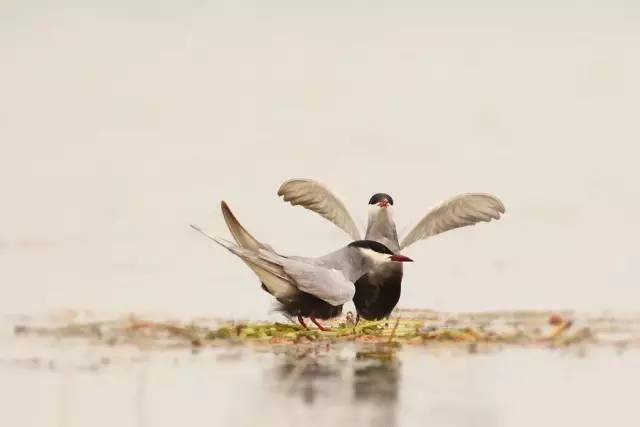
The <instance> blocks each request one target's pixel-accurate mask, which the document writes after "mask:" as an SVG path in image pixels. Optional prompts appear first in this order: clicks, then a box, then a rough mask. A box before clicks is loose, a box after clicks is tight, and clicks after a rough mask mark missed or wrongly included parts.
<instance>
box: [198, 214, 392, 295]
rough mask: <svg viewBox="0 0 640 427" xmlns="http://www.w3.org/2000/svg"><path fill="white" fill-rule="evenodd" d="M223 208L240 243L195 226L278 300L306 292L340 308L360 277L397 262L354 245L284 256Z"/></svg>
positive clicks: (229, 224) (352, 292) (230, 228)
mask: <svg viewBox="0 0 640 427" xmlns="http://www.w3.org/2000/svg"><path fill="white" fill-rule="evenodd" d="M221 209H222V212H223V215H224V218H225V221H226V223H227V226H228V227H229V230H230V232H231V234H232V236H233V237H234V239H235V240H236V242H237V244H234V243H232V242H229V241H227V240H225V239H221V238H219V237H214V236H211V235H209V234H207V233H206V232H204V231H203V230H202V229H200V228H199V227H197V226H194V225H192V227H193V228H194V229H195V230H196V231H199V232H200V233H202V234H204V235H205V236H206V237H208V238H209V239H211V240H213V241H215V242H216V243H218V244H219V245H221V246H223V247H224V248H226V249H227V250H229V251H230V252H231V253H233V254H234V255H237V256H238V257H239V258H241V259H242V260H243V261H244V262H245V263H246V264H247V265H248V266H249V267H250V268H251V269H252V270H253V271H254V272H255V273H256V275H257V276H258V277H259V278H260V280H261V282H262V283H263V285H264V287H265V288H266V290H267V291H268V292H269V293H271V294H272V295H273V296H275V297H276V298H277V299H278V300H282V301H286V300H288V299H290V298H293V297H295V296H296V294H299V293H301V292H305V293H308V294H311V295H313V296H315V297H317V298H319V299H321V300H322V301H325V302H327V303H329V304H331V305H333V306H339V305H342V304H344V303H345V302H347V301H350V300H351V299H352V298H353V295H354V294H355V286H354V283H355V282H356V281H357V280H358V279H359V278H360V277H362V276H363V275H365V274H366V273H367V272H368V271H370V270H371V269H372V268H374V267H375V266H376V265H378V264H381V263H394V262H392V261H390V260H389V259H388V255H386V254H376V253H373V254H371V255H368V253H367V252H366V251H363V249H362V248H358V247H352V246H346V247H344V248H341V249H338V250H337V251H334V252H331V253H329V254H327V255H324V256H322V257H318V258H305V257H293V256H284V255H280V254H278V253H276V252H275V250H274V249H273V248H271V246H269V245H266V244H264V243H261V242H260V241H258V240H257V239H256V238H255V237H253V236H252V235H251V234H249V232H247V231H246V229H245V228H244V227H243V226H242V225H241V224H240V223H239V222H238V220H237V219H236V217H235V216H234V215H233V213H232V212H231V210H230V209H229V207H228V205H227V204H226V203H225V202H222V203H221ZM371 252H373V251H371ZM385 257H386V258H385Z"/></svg>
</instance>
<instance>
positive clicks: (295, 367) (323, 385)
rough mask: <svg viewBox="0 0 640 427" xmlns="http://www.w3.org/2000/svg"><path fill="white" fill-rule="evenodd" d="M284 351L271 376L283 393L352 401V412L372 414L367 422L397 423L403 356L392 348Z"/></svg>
mask: <svg viewBox="0 0 640 427" xmlns="http://www.w3.org/2000/svg"><path fill="white" fill-rule="evenodd" d="M282 356H283V358H284V359H283V360H282V361H281V363H278V364H277V365H276V367H275V369H273V370H270V374H272V375H269V377H270V378H271V379H272V380H273V381H274V383H275V384H274V388H275V390H276V391H277V392H278V393H283V394H285V395H286V396H287V397H288V398H293V399H295V400H297V399H301V400H302V402H304V404H306V405H316V404H317V405H323V406H325V407H328V406H344V405H349V408H350V409H351V411H350V412H351V413H352V415H353V411H354V410H355V412H357V413H359V414H360V415H359V416H360V417H361V419H362V417H364V418H368V419H369V421H368V422H366V423H364V424H363V425H373V426H378V425H379V426H388V427H392V426H394V425H395V424H396V422H395V421H396V407H397V403H398V389H399V386H400V361H399V360H398V358H397V355H396V353H395V351H394V350H393V349H392V348H390V347H388V346H386V345H377V346H376V345H371V346H364V347H362V346H358V348H357V349H356V348H353V347H347V348H342V349H340V348H331V349H323V350H320V349H319V348H312V349H306V350H298V351H296V352H292V353H285V354H283V355H282ZM363 421H364V420H363Z"/></svg>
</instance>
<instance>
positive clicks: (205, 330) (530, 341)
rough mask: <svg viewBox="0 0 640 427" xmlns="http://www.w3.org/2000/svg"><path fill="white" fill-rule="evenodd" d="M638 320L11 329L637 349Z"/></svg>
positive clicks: (90, 335)
mask: <svg viewBox="0 0 640 427" xmlns="http://www.w3.org/2000/svg"><path fill="white" fill-rule="evenodd" d="M639 319H640V318H638V317H626V318H620V317H619V318H615V317H611V316H597V317H590V318H579V317H577V316H576V315H574V314H573V313H570V312H561V313H552V312H500V313H466V314H465V313H458V314H450V313H437V312H430V311H418V310H401V311H397V312H396V313H394V315H393V316H392V317H391V318H390V319H388V320H385V321H376V322H369V321H364V322H363V321H361V322H360V323H358V324H357V325H355V324H354V322H353V317H352V316H351V315H350V314H348V315H347V316H346V317H345V318H342V319H339V320H334V321H333V322H330V323H329V324H328V325H327V326H328V327H329V328H330V330H328V331H326V332H325V331H319V330H317V329H311V330H308V329H304V328H303V327H301V326H298V325H296V324H293V323H291V324H289V323H261V322H256V323H249V322H237V321H233V322H231V321H229V322H227V321H219V320H217V321H216V320H210V319H209V320H207V319H198V320H194V321H191V322H188V323H184V322H182V323H181V322H177V321H170V322H168V321H151V320H144V319H141V318H138V317H135V316H128V317H126V318H123V319H119V320H114V321H100V322H77V321H71V322H68V323H67V324H64V325H61V326H56V327H42V326H32V325H24V324H23V325H16V326H15V334H16V335H18V336H44V337H53V338H56V339H72V338H75V339H78V338H80V339H85V340H89V341H90V342H92V343H97V344H105V345H110V346H114V345H123V344H124V345H136V346H139V347H142V348H176V347H198V348H201V347H220V346H234V345H251V346H267V347H268V346H297V345H303V344H326V345H331V344H333V343H368V344H376V345H388V346H393V347H397V346H402V345H408V346H432V345H466V346H467V348H469V349H471V350H472V349H474V348H475V347H476V346H478V345H487V346H505V345H510V346H522V347H541V346H542V347H565V346H571V345H574V344H596V345H598V344H599V345H602V344H604V345H615V346H618V347H625V348H626V347H629V346H632V345H635V346H637V345H638V344H639V343H640V333H639V332H640V320H639Z"/></svg>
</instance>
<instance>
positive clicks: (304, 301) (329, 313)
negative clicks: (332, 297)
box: [262, 285, 342, 319]
mask: <svg viewBox="0 0 640 427" xmlns="http://www.w3.org/2000/svg"><path fill="white" fill-rule="evenodd" d="M262 289H264V290H265V291H267V292H269V291H268V290H267V289H266V286H264V285H262ZM278 302H279V303H280V305H279V306H278V308H276V310H277V311H281V312H283V313H287V314H288V315H289V316H302V317H315V318H318V319H331V318H333V317H338V316H340V314H342V305H331V304H329V303H328V302H326V301H323V300H321V299H320V298H318V297H315V296H313V295H311V294H308V293H306V292H300V293H299V294H297V295H295V296H293V297H291V298H287V299H286V300H285V299H279V300H278Z"/></svg>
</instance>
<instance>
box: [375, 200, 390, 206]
mask: <svg viewBox="0 0 640 427" xmlns="http://www.w3.org/2000/svg"><path fill="white" fill-rule="evenodd" d="M378 206H380V207H381V208H386V207H389V201H388V200H387V199H382V200H380V201H379V202H378Z"/></svg>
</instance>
